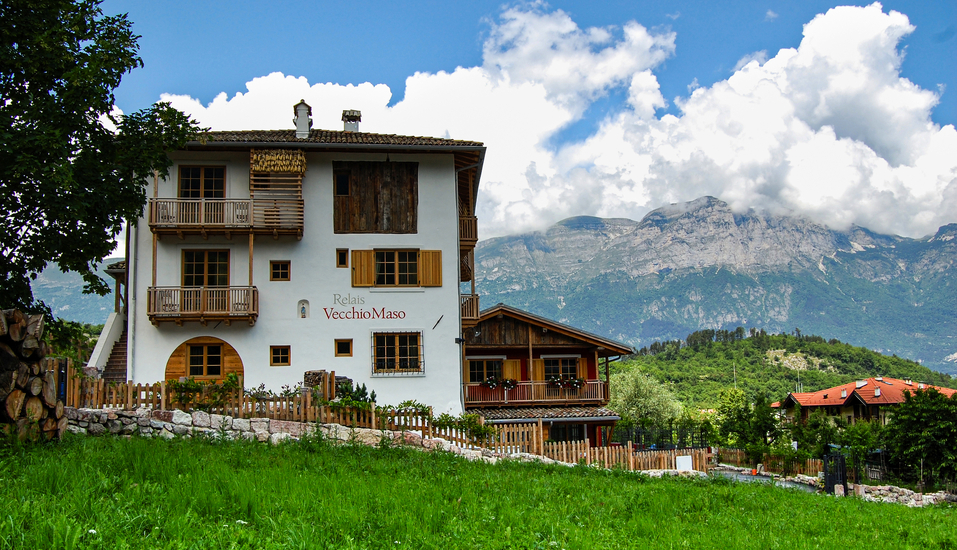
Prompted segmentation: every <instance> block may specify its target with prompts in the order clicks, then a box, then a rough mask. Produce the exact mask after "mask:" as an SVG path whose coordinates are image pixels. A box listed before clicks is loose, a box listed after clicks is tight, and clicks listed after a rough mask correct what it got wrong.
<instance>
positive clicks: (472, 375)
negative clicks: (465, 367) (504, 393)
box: [469, 359, 502, 384]
mask: <svg viewBox="0 0 957 550" xmlns="http://www.w3.org/2000/svg"><path fill="white" fill-rule="evenodd" d="M489 378H502V360H501V359H469V383H471V384H478V383H481V382H482V381H484V380H487V379H489Z"/></svg>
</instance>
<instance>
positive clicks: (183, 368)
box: [165, 336, 243, 380]
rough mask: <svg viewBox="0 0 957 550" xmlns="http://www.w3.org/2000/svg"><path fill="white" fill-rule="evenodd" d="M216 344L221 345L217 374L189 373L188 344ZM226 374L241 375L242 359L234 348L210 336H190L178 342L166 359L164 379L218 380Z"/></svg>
mask: <svg viewBox="0 0 957 550" xmlns="http://www.w3.org/2000/svg"><path fill="white" fill-rule="evenodd" d="M210 344H213V345H218V346H222V370H221V374H220V375H219V376H195V375H192V376H191V375H190V374H189V364H188V363H189V346H200V345H210ZM228 374H235V375H237V376H239V377H240V378H242V377H243V360H242V359H241V358H240V357H239V354H238V353H237V352H236V350H235V349H234V348H233V347H232V346H231V345H229V344H228V343H227V342H225V341H223V340H220V339H219V338H213V337H212V336H200V337H197V338H191V339H189V340H187V341H185V342H183V343H182V344H180V345H179V346H178V347H177V348H176V349H175V350H173V353H172V354H171V355H170V356H169V360H168V361H166V377H165V379H166V380H179V379H181V378H195V379H197V380H220V379H223V378H225V377H226V375H228Z"/></svg>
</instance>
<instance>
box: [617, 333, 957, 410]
mask: <svg viewBox="0 0 957 550" xmlns="http://www.w3.org/2000/svg"><path fill="white" fill-rule="evenodd" d="M769 349H772V350H787V352H789V353H801V354H803V355H804V356H805V357H817V358H819V359H821V360H822V366H824V365H827V366H830V367H832V369H822V370H803V371H798V370H792V369H789V368H787V367H785V366H784V365H783V364H780V363H774V362H769V361H768V360H767V354H766V351H767V350H769ZM629 368H638V369H640V370H641V371H643V372H645V373H647V374H650V375H652V376H654V377H655V378H657V379H658V380H660V381H662V382H665V383H668V384H669V385H671V386H672V388H673V389H674V391H675V393H676V394H677V395H678V397H679V398H680V399H681V400H682V401H683V402H684V403H686V404H689V405H692V406H696V407H702V408H711V407H714V406H715V405H716V404H717V401H718V394H719V392H720V391H721V390H722V389H723V388H730V387H734V384H735V381H734V374H735V369H736V370H737V385H738V387H739V388H741V389H743V390H745V392H747V393H748V394H749V395H751V396H754V395H755V394H757V393H766V394H767V395H768V396H769V397H770V398H771V400H772V401H776V400H778V399H783V398H784V397H785V396H786V395H787V394H788V392H791V391H794V390H795V388H796V387H797V384H798V382H799V381H800V383H801V384H802V385H803V388H804V391H817V390H821V389H824V388H828V387H832V386H836V385H838V384H844V383H847V382H851V381H853V380H859V379H861V378H867V377H871V376H889V377H892V378H911V379H913V380H918V381H923V382H929V383H931V384H935V385H939V386H946V387H954V385H955V382H957V380H954V379H953V378H951V377H950V376H949V375H946V374H941V373H939V372H937V371H933V370H931V369H928V368H927V367H924V366H923V365H919V364H917V363H914V362H913V361H908V360H906V359H901V358H899V357H893V356H891V357H888V356H885V355H881V354H879V353H876V352H873V351H871V350H868V349H865V348H861V347H855V346H851V345H848V344H843V343H834V344H829V343H825V342H815V341H808V340H799V339H798V338H796V337H794V336H789V335H772V336H768V337H766V339H763V340H762V339H760V338H759V339H753V338H747V339H744V340H739V341H737V342H730V343H722V342H715V343H712V344H711V345H710V346H707V347H703V348H700V349H692V348H689V347H685V348H682V349H681V350H680V351H678V352H677V353H660V354H658V355H654V356H650V355H649V356H636V357H635V358H634V359H632V360H629V361H625V362H623V363H621V364H619V365H617V366H616V369H629Z"/></svg>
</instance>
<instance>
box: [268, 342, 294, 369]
mask: <svg viewBox="0 0 957 550" xmlns="http://www.w3.org/2000/svg"><path fill="white" fill-rule="evenodd" d="M291 364H292V363H291V362H290V361H289V346H269V366H270V367H288V366H289V365H291Z"/></svg>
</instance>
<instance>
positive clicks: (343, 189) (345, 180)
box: [334, 172, 349, 197]
mask: <svg viewBox="0 0 957 550" xmlns="http://www.w3.org/2000/svg"><path fill="white" fill-rule="evenodd" d="M334 178H335V186H336V196H337V197H348V196H349V172H336V173H335V176H334Z"/></svg>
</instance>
